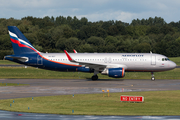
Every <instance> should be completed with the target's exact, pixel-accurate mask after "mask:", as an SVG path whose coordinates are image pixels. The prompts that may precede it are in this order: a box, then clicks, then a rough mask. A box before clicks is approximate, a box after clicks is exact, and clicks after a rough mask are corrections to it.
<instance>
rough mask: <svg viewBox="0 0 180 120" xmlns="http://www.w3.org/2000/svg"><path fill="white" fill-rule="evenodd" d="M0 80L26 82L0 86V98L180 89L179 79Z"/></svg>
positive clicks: (3, 81)
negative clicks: (103, 91) (107, 91)
mask: <svg viewBox="0 0 180 120" xmlns="http://www.w3.org/2000/svg"><path fill="white" fill-rule="evenodd" d="M0 82H1V83H17V84H18V83H19V84H28V85H27V86H4V87H0V99H13V98H25V97H37V96H53V95H65V94H72V95H73V94H89V93H102V90H105V91H106V90H109V92H131V91H160V90H180V80H155V81H151V80H126V79H100V80H97V81H92V80H89V79H75V80H70V79H0Z"/></svg>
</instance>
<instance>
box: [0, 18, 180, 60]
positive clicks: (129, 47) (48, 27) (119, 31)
mask: <svg viewBox="0 0 180 120" xmlns="http://www.w3.org/2000/svg"><path fill="white" fill-rule="evenodd" d="M7 26H17V27H18V28H19V29H20V31H21V32H22V33H23V34H24V35H25V36H26V38H27V39H28V40H29V41H30V42H31V43H32V45H33V46H34V47H35V48H36V49H37V50H39V51H41V52H56V53H58V52H63V50H64V49H65V50H67V51H69V52H72V51H73V49H76V50H77V51H78V52H91V53H92V52H98V53H101V52H102V53H115V52H116V53H125V52H127V53H130V52H131V53H149V52H150V51H152V52H153V53H159V54H163V55H166V56H168V57H177V56H180V49H179V47H180V21H179V22H170V23H166V22H165V20H164V19H163V18H161V17H155V18H151V17H150V18H148V19H141V20H139V19H134V20H132V22H131V23H125V22H122V21H120V20H119V21H118V20H116V21H114V20H109V21H97V22H91V21H88V19H87V18H85V17H83V18H81V19H78V18H77V17H76V16H74V17H70V16H68V17H63V16H58V17H56V18H54V17H49V16H46V17H44V18H36V17H32V16H27V17H24V18H22V19H20V20H19V19H14V18H9V19H5V18H1V19H0V59H3V58H4V56H5V55H8V54H13V49H12V45H11V41H10V37H9V34H8V29H7Z"/></svg>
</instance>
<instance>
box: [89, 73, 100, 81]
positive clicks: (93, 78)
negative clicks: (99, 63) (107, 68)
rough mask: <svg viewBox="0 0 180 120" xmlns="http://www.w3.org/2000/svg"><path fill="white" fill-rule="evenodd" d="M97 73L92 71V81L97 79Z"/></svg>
mask: <svg viewBox="0 0 180 120" xmlns="http://www.w3.org/2000/svg"><path fill="white" fill-rule="evenodd" d="M98 73H99V71H94V75H93V76H92V77H91V79H92V80H93V81H94V80H97V79H98V76H97V74H98Z"/></svg>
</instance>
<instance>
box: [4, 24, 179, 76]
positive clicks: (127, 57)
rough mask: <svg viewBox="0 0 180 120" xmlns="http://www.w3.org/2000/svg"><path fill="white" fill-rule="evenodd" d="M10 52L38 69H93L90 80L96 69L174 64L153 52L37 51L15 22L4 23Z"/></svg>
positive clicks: (115, 71) (118, 71)
mask: <svg viewBox="0 0 180 120" xmlns="http://www.w3.org/2000/svg"><path fill="white" fill-rule="evenodd" d="M8 30H9V35H10V39H11V42H12V45H13V50H14V55H8V56H5V59H6V60H10V61H14V62H17V63H20V64H25V65H29V66H33V67H38V68H42V69H49V70H55V71H67V72H68V71H80V72H93V73H94V75H93V76H92V80H97V79H98V76H97V74H98V73H101V74H103V75H108V76H109V77H113V78H123V77H124V76H125V72H131V71H132V72H151V74H152V77H151V80H155V77H154V74H153V72H160V71H167V70H172V69H174V68H175V67H176V64H175V63H174V62H172V61H170V60H169V59H168V58H167V57H166V56H164V55H160V54H154V53H151V52H150V53H77V51H76V50H74V53H70V54H69V53H68V52H67V51H66V50H64V52H65V53H41V52H39V51H38V50H36V49H35V48H34V47H33V46H32V44H31V43H30V42H29V41H28V40H27V39H26V37H25V36H24V35H23V34H22V33H21V32H20V30H19V29H18V28H17V27H15V26H8Z"/></svg>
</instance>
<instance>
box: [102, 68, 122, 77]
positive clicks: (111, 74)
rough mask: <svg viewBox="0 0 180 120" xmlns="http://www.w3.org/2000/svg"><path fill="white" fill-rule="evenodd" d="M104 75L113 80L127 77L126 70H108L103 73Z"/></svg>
mask: <svg viewBox="0 0 180 120" xmlns="http://www.w3.org/2000/svg"><path fill="white" fill-rule="evenodd" d="M101 74H102V75H108V76H109V77H113V78H123V77H124V76H125V69H124V68H107V69H105V70H104V71H103V72H102V73H101Z"/></svg>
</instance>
